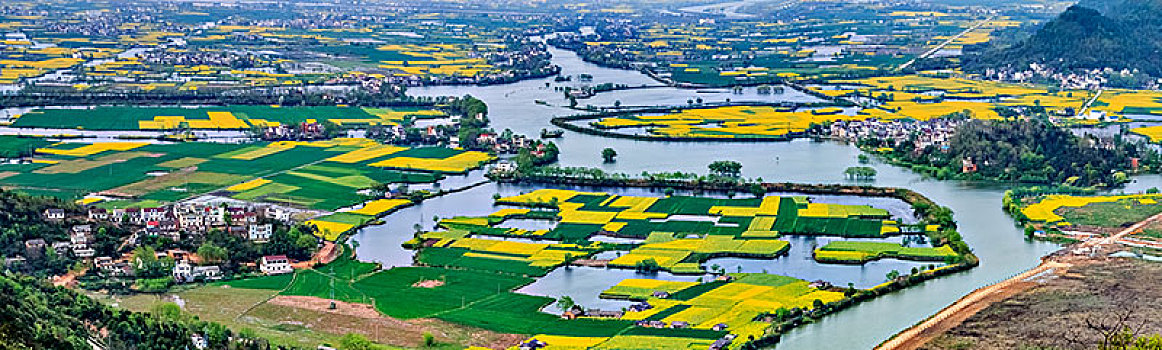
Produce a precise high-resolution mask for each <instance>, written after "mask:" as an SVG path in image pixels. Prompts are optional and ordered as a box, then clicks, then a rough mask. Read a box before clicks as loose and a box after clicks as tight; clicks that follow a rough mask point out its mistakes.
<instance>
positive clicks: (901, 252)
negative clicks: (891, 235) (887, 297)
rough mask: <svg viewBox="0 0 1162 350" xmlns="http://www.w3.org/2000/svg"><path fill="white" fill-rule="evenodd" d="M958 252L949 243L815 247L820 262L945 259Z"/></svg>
mask: <svg viewBox="0 0 1162 350" xmlns="http://www.w3.org/2000/svg"><path fill="white" fill-rule="evenodd" d="M957 256H958V254H956V252H954V251H952V247H949V246H947V245H945V246H940V247H904V246H901V245H899V244H896V243H886V242H859V241H833V242H830V243H827V245H825V246H823V247H821V248H818V249H815V260H817V261H819V262H837V263H864V262H867V261H871V260H876V259H881V258H895V259H905V260H921V261H944V260H945V259H947V258H955V257H957Z"/></svg>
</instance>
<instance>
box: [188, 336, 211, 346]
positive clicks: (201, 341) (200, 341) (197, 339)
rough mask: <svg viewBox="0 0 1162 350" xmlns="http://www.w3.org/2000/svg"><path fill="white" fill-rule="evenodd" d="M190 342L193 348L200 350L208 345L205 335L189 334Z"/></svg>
mask: <svg viewBox="0 0 1162 350" xmlns="http://www.w3.org/2000/svg"><path fill="white" fill-rule="evenodd" d="M190 342H191V343H194V349H198V350H202V349H205V348H208V347H210V343H209V341H207V340H206V337H204V336H202V335H201V334H196V333H195V334H191V335H190Z"/></svg>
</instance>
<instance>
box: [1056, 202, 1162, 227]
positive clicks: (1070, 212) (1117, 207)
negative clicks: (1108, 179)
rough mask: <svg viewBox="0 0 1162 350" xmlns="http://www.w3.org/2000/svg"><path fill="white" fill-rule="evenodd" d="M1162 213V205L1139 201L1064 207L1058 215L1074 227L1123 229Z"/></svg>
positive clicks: (1058, 210) (1058, 211)
mask: <svg viewBox="0 0 1162 350" xmlns="http://www.w3.org/2000/svg"><path fill="white" fill-rule="evenodd" d="M1160 212H1162V205H1159V204H1142V203H1140V202H1139V201H1137V200H1120V201H1116V202H1099V203H1090V204H1087V205H1085V206H1083V207H1062V208H1060V209H1057V214H1058V215H1061V217H1063V218H1065V221H1068V222H1069V223H1072V224H1074V225H1084V226H1097V227H1122V226H1123V225H1126V224H1132V223H1136V222H1139V221H1142V220H1145V219H1146V218H1149V217H1150V216H1153V215H1154V214H1158V213H1160Z"/></svg>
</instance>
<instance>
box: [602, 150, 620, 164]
mask: <svg viewBox="0 0 1162 350" xmlns="http://www.w3.org/2000/svg"><path fill="white" fill-rule="evenodd" d="M615 158H617V151H615V150H613V149H612V148H606V149H603V150H601V159H604V160H605V162H606V163H613V162H614V160H615Z"/></svg>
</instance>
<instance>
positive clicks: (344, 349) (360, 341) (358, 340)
mask: <svg viewBox="0 0 1162 350" xmlns="http://www.w3.org/2000/svg"><path fill="white" fill-rule="evenodd" d="M339 349H340V350H371V349H372V344H371V341H370V340H367V338H366V337H364V336H362V335H359V334H355V333H347V334H346V335H343V338H342V339H341V340H339Z"/></svg>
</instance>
